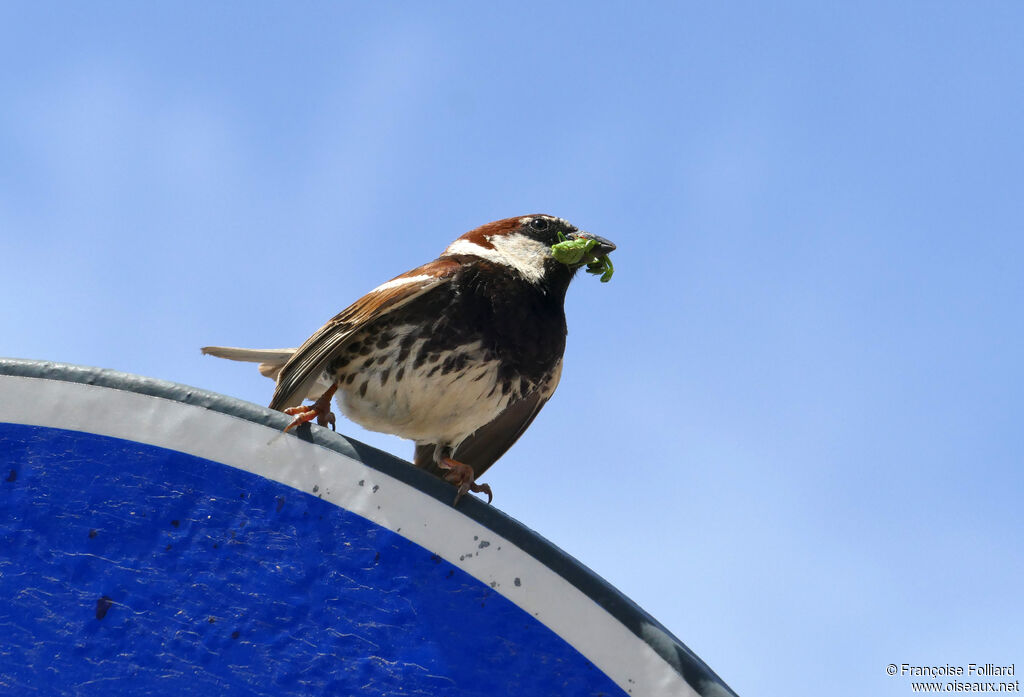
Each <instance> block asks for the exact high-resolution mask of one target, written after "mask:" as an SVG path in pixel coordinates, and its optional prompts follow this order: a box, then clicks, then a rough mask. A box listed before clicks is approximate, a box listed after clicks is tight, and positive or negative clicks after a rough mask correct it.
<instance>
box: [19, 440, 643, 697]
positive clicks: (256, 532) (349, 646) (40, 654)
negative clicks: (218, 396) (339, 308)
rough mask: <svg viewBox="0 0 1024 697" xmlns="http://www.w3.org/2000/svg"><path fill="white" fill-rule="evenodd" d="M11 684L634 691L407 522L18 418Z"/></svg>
mask: <svg viewBox="0 0 1024 697" xmlns="http://www.w3.org/2000/svg"><path fill="white" fill-rule="evenodd" d="M0 694H2V695H19V696H20V695H65V694H67V695H122V694H131V695H176V696H177V695H181V694H191V695H214V694H215V695H218V696H220V695H268V696H269V695H273V696H274V697H280V696H282V695H303V696H307V695H452V696H456V695H481V696H483V695H487V696H488V697H492V696H500V695H517V696H521V695H623V694H625V693H624V692H623V691H622V690H620V689H619V688H618V687H617V686H615V684H614V683H612V682H611V680H610V679H608V677H607V676H605V675H604V674H603V673H601V672H600V671H598V670H597V669H596V668H595V667H594V666H593V665H592V664H591V663H590V662H589V661H587V660H586V659H585V658H583V657H582V656H581V655H580V654H579V653H578V652H576V651H575V650H574V649H573V648H572V647H570V646H569V645H568V644H566V643H565V642H564V641H563V640H562V639H560V638H559V637H558V636H556V635H555V634H554V633H552V632H551V631H550V630H548V629H547V628H546V627H544V626H543V625H541V624H540V623H539V622H537V621H536V620H535V619H534V618H532V617H531V616H529V615H528V614H526V613H524V612H523V611H522V610H520V609H519V608H517V607H516V606H515V605H513V604H512V603H510V602H509V601H507V600H506V599H505V598H503V597H502V596H501V595H499V594H497V593H496V592H494V591H493V590H492V589H491V588H489V587H488V586H486V585H484V584H482V583H480V582H479V581H477V580H476V579H474V578H472V577H471V576H469V575H468V574H466V573H464V572H462V571H460V570H459V569H458V568H456V567H454V566H452V565H451V564H449V563H448V562H446V561H444V560H443V559H440V558H439V557H436V556H434V555H432V554H431V553H430V552H428V551H427V550H425V549H423V548H422V547H419V546H418V545H416V544H414V543H412V542H410V541H408V540H407V539H405V538H403V537H402V536H401V535H398V534H396V533H393V532H391V531H389V530H386V529H384V528H381V527H379V526H377V525H375V524H374V523H372V522H370V521H368V520H366V519H364V518H362V517H360V516H358V515H355V514H353V513H350V512H348V511H345V510H344V509H340V508H338V507H337V506H334V505H333V504H330V503H327V502H325V501H323V500H321V499H319V498H317V497H316V496H310V495H308V494H304V493H302V492H299V491H296V490H294V489H291V488H289V487H286V486H284V485H281V484H279V483H277V482H273V481H270V480H267V479H264V478H262V477H258V476H255V475H253V474H250V473H248V472H245V471H242V470H238V469H235V468H232V467H228V466H225V465H222V464H219V463H216V462H211V461H209V460H204V459H201V458H197V457H193V456H190V455H185V454H182V453H179V452H175V451H173V450H167V449H163V448H157V447H153V446H148V445H143V444H140V443H135V442H132V441H126V440H120V439H116V438H108V437H104V436H97V435H93V434H86V433H78V432H72V431H66V430H61V429H52V428H43V427H36V426H20V425H12V424H0Z"/></svg>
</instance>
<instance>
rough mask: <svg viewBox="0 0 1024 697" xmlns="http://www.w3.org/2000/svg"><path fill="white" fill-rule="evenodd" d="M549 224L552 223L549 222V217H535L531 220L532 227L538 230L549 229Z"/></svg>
mask: <svg viewBox="0 0 1024 697" xmlns="http://www.w3.org/2000/svg"><path fill="white" fill-rule="evenodd" d="M549 224H550V223H549V222H548V219H547V218H534V219H533V220H531V221H530V227H532V228H533V229H534V230H536V231H537V232H544V231H545V230H547V229H548V225H549Z"/></svg>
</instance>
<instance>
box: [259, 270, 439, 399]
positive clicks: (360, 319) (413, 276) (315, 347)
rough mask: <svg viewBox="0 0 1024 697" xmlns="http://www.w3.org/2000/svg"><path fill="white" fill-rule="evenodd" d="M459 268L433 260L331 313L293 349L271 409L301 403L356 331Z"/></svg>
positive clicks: (282, 373)
mask: <svg viewBox="0 0 1024 697" xmlns="http://www.w3.org/2000/svg"><path fill="white" fill-rule="evenodd" d="M458 269H459V264H458V263H456V262H454V261H448V260H442V259H439V260H436V261H432V262H430V263H429V264H424V265H423V266H420V267H417V268H415V269H413V270H412V271H408V272H406V273H404V274H402V275H401V276H397V277H395V278H393V279H392V280H390V281H388V282H387V283H384V284H382V285H380V286H378V287H377V288H374V289H373V290H371V291H370V292H369V293H367V294H366V295H364V296H363V297H361V298H360V299H359V300H357V301H355V302H354V303H352V304H351V305H349V306H348V307H347V308H345V309H344V310H342V311H341V312H339V313H338V314H337V315H335V316H334V317H333V318H332V319H331V320H330V321H329V322H327V324H325V325H324V326H323V327H321V328H320V329H319V330H317V332H316V333H315V334H313V336H311V337H309V338H308V339H307V340H306V342H305V343H304V344H302V346H300V347H299V348H298V349H296V351H295V353H294V354H292V356H291V358H290V359H288V362H287V363H285V365H284V367H283V368H282V369H281V372H280V374H279V375H278V377H277V387H276V388H275V390H274V397H273V399H272V400H271V402H270V408H271V409H284V408H287V407H291V406H295V405H297V404H301V403H302V400H303V398H305V396H306V395H307V394H309V392H310V390H311V389H312V388H313V387H314V385H315V383H316V381H317V379H318V378H319V377H320V375H321V374H322V373H323V371H324V369H325V368H326V367H327V364H328V363H329V362H330V361H331V360H332V359H334V358H335V357H336V356H337V355H338V353H339V352H340V351H341V350H343V349H344V348H345V346H346V345H347V344H348V343H349V342H350V341H351V340H352V337H353V336H354V335H355V334H356V333H357V332H359V330H361V329H363V328H364V327H366V326H368V325H369V324H371V323H373V322H374V321H376V320H378V319H379V318H381V317H382V316H384V315H386V314H387V313H389V312H392V311H394V310H397V309H398V308H400V307H402V306H403V305H405V304H407V303H409V302H411V301H413V300H415V299H416V298H418V297H420V296H421V295H423V294H424V293H427V292H429V291H430V290H432V289H434V288H437V287H438V286H439V285H441V284H443V283H447V282H448V281H450V280H451V277H452V275H453V274H454V273H455V272H456V271H457V270H458Z"/></svg>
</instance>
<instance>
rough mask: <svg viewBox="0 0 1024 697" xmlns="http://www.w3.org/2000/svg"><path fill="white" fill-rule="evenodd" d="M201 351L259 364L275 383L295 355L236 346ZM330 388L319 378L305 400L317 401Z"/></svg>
mask: <svg viewBox="0 0 1024 697" xmlns="http://www.w3.org/2000/svg"><path fill="white" fill-rule="evenodd" d="M200 350H201V351H202V352H203V353H204V354H206V355H208V356H216V357H217V358H227V359H228V360H230V361H244V362H246V363H259V365H258V366H256V369H257V370H259V371H260V373H261V374H263V375H265V376H267V377H268V378H270V379H271V380H274V381H276V380H277V376H278V375H280V373H281V369H282V368H284V364H285V363H287V362H288V359H289V358H291V357H292V354H293V353H295V349H293V348H285V349H248V348H237V347H234V346H204V347H203V348H202V349H200ZM330 386H331V385H330V383H329V382H326V381H325V380H324V379H323V378H319V379H317V380H316V382H315V384H313V385H312V386H311V387H310V390H309V394H307V395H305V398H306V399H316V398H317V397H319V396H320V395H321V394H323V392H324V390H326V389H327V388H328V387H330Z"/></svg>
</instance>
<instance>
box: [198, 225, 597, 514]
mask: <svg viewBox="0 0 1024 697" xmlns="http://www.w3.org/2000/svg"><path fill="white" fill-rule="evenodd" d="M614 249H615V245H614V244H613V243H612V242H610V241H608V240H607V239H605V238H603V237H599V236H597V235H593V234H591V233H589V232H586V231H582V230H579V229H578V228H577V227H576V226H574V225H572V224H571V223H569V222H568V221H566V220H563V219H562V218H558V217H555V216H552V215H543V214H535V215H526V216H519V217H512V218H505V219H503V220H497V221H494V222H490V223H487V224H485V225H482V226H480V227H478V228H475V229H473V230H470V231H469V232H467V233H465V234H463V235H462V236H460V237H459V238H457V239H456V240H455V241H454V242H452V243H451V244H449V245H448V247H447V248H445V250H444V251H443V252H442V253H441V255H440V256H439V257H438V258H437V259H435V260H434V261H431V262H428V263H426V264H423V265H422V266H419V267H417V268H415V269H412V270H411V271H408V272H406V273H403V274H401V275H399V276H396V277H395V278H393V279H391V280H390V281H387V282H385V283H382V284H381V285H379V286H377V287H376V288H374V289H373V290H371V291H370V292H369V293H367V294H366V295H364V296H363V297H361V298H359V299H358V300H356V301H355V302H354V303H352V304H351V305H349V306H348V307H347V308H345V309H344V310H342V311H341V312H339V313H338V314H337V315H335V316H334V317H333V318H332V319H330V320H329V321H328V322H327V323H326V324H324V325H323V326H322V327H321V328H320V329H319V330H317V331H316V333H314V334H313V335H312V336H311V337H309V338H308V339H307V340H306V341H305V343H303V344H302V345H301V346H299V347H298V348H297V349H291V348H286V349H243V348H234V347H225V346H206V347H203V348H202V349H201V350H202V352H203V353H204V354H209V355H213V356H217V357H221V358H228V359H232V360H240V361H250V362H258V363H260V366H259V370H260V372H261V373H262V374H263V375H266V376H268V377H270V378H272V379H274V380H276V387H275V389H274V394H273V397H272V399H271V401H270V408H271V409H277V410H281V411H284V412H285V413H287V414H289V415H292V416H294V418H293V420H292V422H291V423H290V424H289V425H288V427H287V428H286V429H285V430H286V431H287V430H289V429H291V428H292V427H294V426H297V425H299V424H302V423H304V422H307V421H312V420H313V419H316V421H317V423H318V424H320V425H322V426H326V425H330V426H331V427H332V428H333V427H334V425H335V419H334V415H333V413H332V412H331V400H332V398H333V399H335V402H336V404H337V406H338V407H339V408H340V410H341V412H342V413H343V414H344V415H345V416H346V417H347V418H348V419H349V420H351V421H353V422H355V423H357V424H359V425H361V426H363V427H364V428H367V429H369V430H372V431H380V432H383V433H390V434H394V435H397V436H399V437H401V438H405V439H408V440H412V441H413V442H414V443H415V450H414V454H413V464H414V465H415V466H417V467H420V468H423V469H425V470H426V471H428V472H431V473H432V474H434V475H435V476H438V477H440V478H443V479H445V480H446V481H448V482H450V483H452V484H454V485H455V487H456V495H455V501H454V503H453V505H457V504H458V502H459V500H460V499H461V498H462V497H463V496H464V495H465V494H466V493H467V492H469V491H472V492H474V493H482V494H486V495H487V501H488V503H490V502H491V500H492V498H493V495H492V492H491V489H490V486H488V485H487V484H481V483H477V481H476V479H477V477H479V476H480V475H481V474H483V473H484V471H486V470H487V469H488V468H489V467H490V466H491V465H492V464H494V462H495V461H497V460H498V459H499V458H500V457H501V456H502V455H504V454H505V452H506V451H508V449H509V448H510V447H512V445H513V444H514V443H515V442H516V441H517V440H518V439H519V437H520V436H521V435H522V434H523V432H524V431H525V430H526V429H527V428H528V427H529V426H530V424H531V423H533V420H534V419H535V418H536V416H537V414H538V413H539V412H540V410H541V408H543V406H544V405H545V404H546V403H547V402H548V400H549V399H551V396H552V395H553V394H554V391H555V388H556V387H557V386H558V382H559V379H560V377H561V373H562V361H563V354H564V352H565V344H566V334H567V328H566V318H565V295H566V291H567V289H568V287H569V284H570V282H571V281H572V279H573V277H574V276H575V275H576V272H577V271H579V269H581V268H583V267H584V266H587V271H588V272H591V273H601V272H603V273H604V275H602V278H601V280H602V281H604V280H608V277H610V275H611V268H612V267H611V262H610V261H609V260H608V254H610V253H611V252H612V251H613V250H614ZM305 399H310V400H313V404H312V405H303V404H302V402H303V400H305Z"/></svg>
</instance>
